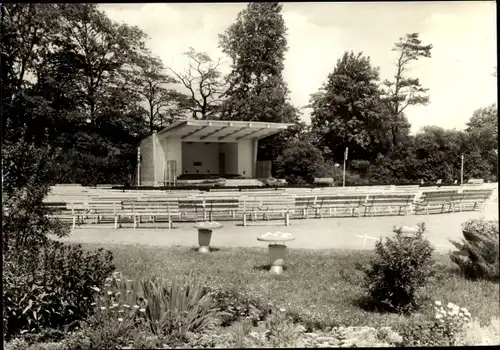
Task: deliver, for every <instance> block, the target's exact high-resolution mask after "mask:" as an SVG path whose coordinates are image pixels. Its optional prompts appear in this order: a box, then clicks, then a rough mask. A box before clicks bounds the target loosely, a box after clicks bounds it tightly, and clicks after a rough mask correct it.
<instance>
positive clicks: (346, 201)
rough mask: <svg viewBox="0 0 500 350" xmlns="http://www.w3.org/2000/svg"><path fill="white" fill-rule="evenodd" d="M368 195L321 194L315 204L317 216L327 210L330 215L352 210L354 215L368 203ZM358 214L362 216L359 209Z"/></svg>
mask: <svg viewBox="0 0 500 350" xmlns="http://www.w3.org/2000/svg"><path fill="white" fill-rule="evenodd" d="M368 196H369V195H368V194H366V193H348V194H325V195H319V196H318V197H317V198H316V203H315V205H314V210H315V216H318V215H319V216H320V217H323V214H324V213H326V212H327V211H328V215H330V216H332V215H333V216H336V215H337V212H341V213H343V214H345V213H347V212H350V214H351V216H354V213H355V211H356V210H358V209H359V208H360V207H361V206H362V205H363V204H364V203H366V200H367V199H368ZM332 211H333V213H332ZM358 216H361V212H360V211H359V210H358Z"/></svg>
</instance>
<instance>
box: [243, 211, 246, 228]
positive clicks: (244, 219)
mask: <svg viewBox="0 0 500 350" xmlns="http://www.w3.org/2000/svg"><path fill="white" fill-rule="evenodd" d="M246 225H247V214H246V213H243V227H245V226H246Z"/></svg>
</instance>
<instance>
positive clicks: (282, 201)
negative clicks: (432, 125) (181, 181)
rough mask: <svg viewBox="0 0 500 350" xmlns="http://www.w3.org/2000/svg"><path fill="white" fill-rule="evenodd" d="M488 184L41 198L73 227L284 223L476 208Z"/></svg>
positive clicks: (487, 192) (488, 193) (485, 195)
mask: <svg viewBox="0 0 500 350" xmlns="http://www.w3.org/2000/svg"><path fill="white" fill-rule="evenodd" d="M492 192H493V190H492V189H467V190H463V191H462V192H460V191H457V190H454V191H424V192H422V193H421V194H420V193H418V192H417V193H410V192H408V193H407V192H398V193H389V192H386V193H347V194H325V193H322V194H287V193H279V194H278V193H275V192H269V193H264V192H263V193H259V194H258V195H257V194H255V193H252V194H251V195H237V196H235V194H234V193H230V192H228V193H217V194H212V195H208V194H205V195H194V196H188V197H184V198H182V197H179V195H178V194H176V195H167V194H165V193H163V194H156V195H150V196H146V197H145V196H142V197H137V196H136V195H135V196H134V195H132V194H130V193H123V194H116V193H115V194H113V195H107V196H106V197H97V196H90V197H86V198H85V197H80V199H75V198H72V200H71V201H67V200H61V201H51V202H48V203H46V206H47V209H48V210H49V212H50V214H51V215H54V216H57V217H59V218H61V219H70V220H72V222H73V227H75V226H76V224H79V223H80V224H81V223H85V222H86V221H87V220H88V219H92V218H93V219H94V221H95V222H100V221H102V220H103V219H107V218H112V219H113V220H114V224H115V228H118V227H120V226H121V223H122V221H123V220H124V219H127V218H130V219H132V220H133V223H134V227H137V226H138V224H139V223H140V222H141V221H142V220H143V219H144V218H145V217H148V218H150V219H151V220H153V221H155V220H160V219H166V220H167V221H168V224H169V227H171V226H172V220H173V218H177V219H178V220H212V219H213V218H215V217H217V218H219V219H222V218H224V219H242V220H243V225H245V226H246V225H247V221H248V220H249V219H250V220H258V219H259V218H260V217H262V218H263V219H268V220H269V219H270V218H282V219H284V220H285V224H286V225H288V224H289V222H290V218H291V217H296V218H297V217H298V218H309V217H310V216H314V217H320V218H322V217H325V216H374V215H402V214H404V215H407V214H413V213H414V214H431V213H447V212H455V211H467V210H477V209H482V208H483V206H484V204H485V202H486V200H487V199H488V198H489V197H490V196H491V194H492Z"/></svg>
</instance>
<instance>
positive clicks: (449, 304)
mask: <svg viewBox="0 0 500 350" xmlns="http://www.w3.org/2000/svg"><path fill="white" fill-rule="evenodd" d="M454 305H455V304H453V303H448V305H446V306H447V307H448V308H449V309H453V306H454Z"/></svg>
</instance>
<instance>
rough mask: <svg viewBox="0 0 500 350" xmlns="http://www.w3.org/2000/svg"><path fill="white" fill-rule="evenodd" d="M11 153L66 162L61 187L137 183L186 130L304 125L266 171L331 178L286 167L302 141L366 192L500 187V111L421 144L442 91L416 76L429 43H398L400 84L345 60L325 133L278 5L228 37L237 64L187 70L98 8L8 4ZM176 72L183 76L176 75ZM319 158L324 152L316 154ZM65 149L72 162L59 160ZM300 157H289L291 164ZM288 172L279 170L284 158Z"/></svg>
mask: <svg viewBox="0 0 500 350" xmlns="http://www.w3.org/2000/svg"><path fill="white" fill-rule="evenodd" d="M1 10H2V22H1V29H2V30H1V32H2V34H1V48H2V50H1V51H2V60H1V65H2V67H1V68H2V69H1V83H2V88H3V93H2V145H8V144H9V142H10V143H11V144H13V143H15V142H17V140H24V141H25V142H26V143H27V144H28V145H33V147H37V148H40V149H45V148H48V149H50V150H51V151H50V152H51V156H52V157H54V163H53V164H57V166H54V168H53V170H54V172H53V174H52V175H51V180H52V181H54V182H59V183H81V184H84V185H89V184H97V183H122V184H126V183H131V182H132V181H133V180H134V179H133V177H134V176H135V171H134V169H135V168H136V160H137V157H136V146H137V144H138V142H139V141H140V140H141V139H142V138H143V137H145V136H147V135H148V134H149V133H151V132H152V131H154V130H158V129H159V128H162V127H164V126H166V125H168V124H169V123H171V122H173V121H175V120H178V119H180V118H186V117H193V118H198V119H223V120H244V121H268V122H285V123H291V125H292V126H291V127H290V128H289V130H288V131H286V132H281V133H278V134H277V135H274V136H271V137H269V138H267V139H263V140H261V141H260V142H259V151H258V159H259V160H271V161H273V169H272V172H273V175H274V176H279V177H286V178H287V179H288V180H289V181H290V182H291V183H303V182H311V181H312V179H313V178H314V177H315V176H321V177H326V176H330V175H331V174H332V172H335V171H336V169H335V168H333V169H332V166H331V165H330V166H326V167H321V168H322V170H318V169H311V170H310V171H308V172H307V175H305V173H304V169H305V168H308V167H309V164H310V160H309V159H305V158H303V157H302V158H299V157H298V158H297V159H296V166H295V167H290V166H285V167H283V161H284V158H290V157H289V156H288V155H290V154H291V153H292V152H293V150H294V149H296V147H297V142H301V141H298V140H299V139H300V140H302V139H304V138H306V139H308V140H310V141H311V142H310V144H311V145H312V146H310V147H308V148H307V149H308V151H307V152H308V154H318V151H319V153H320V154H321V156H322V158H323V160H322V161H320V163H325V164H330V163H332V164H334V163H339V164H341V165H342V163H343V155H344V151H345V148H346V147H348V148H349V157H348V160H347V169H348V170H349V172H350V173H351V174H352V176H351V178H352V179H353V182H352V184H360V183H377V184H378V183H408V182H411V183H417V182H420V181H421V180H424V181H425V182H435V181H436V180H438V179H442V180H443V182H453V181H454V180H458V179H459V178H460V163H461V162H460V157H461V155H463V156H464V159H465V162H464V180H465V181H467V179H469V178H484V179H485V180H488V181H495V180H496V179H497V168H498V155H497V139H498V135H497V129H498V118H497V108H496V106H495V105H491V106H487V107H485V108H480V109H478V110H477V111H476V112H474V114H473V115H472V116H471V119H470V121H469V123H468V127H467V129H466V130H465V131H454V130H444V129H442V128H438V127H431V126H429V127H427V128H424V129H423V130H422V131H420V132H418V133H417V134H416V135H410V134H409V130H410V124H409V123H408V120H407V119H406V116H405V114H404V113H405V112H406V110H407V109H409V108H411V107H412V106H417V105H426V104H427V103H428V102H429V101H430V96H431V93H432V92H429V91H428V90H427V89H425V88H424V87H422V85H421V83H420V81H419V79H418V78H416V77H412V76H409V75H408V73H409V72H410V70H411V69H412V68H413V66H415V65H417V64H418V63H419V59H422V58H425V59H431V50H432V45H430V44H424V43H422V41H421V39H420V38H419V34H418V33H411V34H407V35H405V36H404V37H402V38H400V39H399V41H398V42H396V43H395V46H394V48H393V51H394V52H395V64H396V72H395V75H394V79H393V80H386V81H383V82H381V81H379V69H378V68H377V67H375V66H373V65H372V62H371V61H370V59H369V57H368V56H364V55H363V54H362V53H353V52H345V53H344V54H343V56H342V57H341V58H340V59H339V60H338V62H337V64H336V66H335V67H334V69H333V72H332V73H330V74H329V75H328V77H326V82H325V84H324V85H323V86H322V87H321V89H320V90H319V91H318V92H316V93H314V94H313V95H312V97H311V103H310V105H309V107H310V108H311V109H312V113H311V116H312V118H311V128H310V129H308V128H306V126H305V125H304V123H303V122H301V121H300V118H299V115H300V113H299V110H298V109H297V108H296V107H294V106H293V105H292V103H291V101H290V100H289V91H288V88H287V85H286V83H285V81H284V78H283V71H284V64H285V55H286V52H287V50H288V46H287V28H286V23H285V21H284V19H283V15H282V5H280V4H278V3H250V4H249V5H248V6H247V7H246V8H245V9H244V10H242V11H241V12H240V13H239V14H238V17H237V19H236V21H235V22H234V23H233V24H232V25H231V26H229V28H227V30H226V31H224V33H222V34H221V35H220V37H219V39H220V46H221V48H222V51H223V52H224V53H225V54H226V55H227V56H228V57H229V59H230V60H231V62H232V66H231V67H232V70H231V72H230V74H229V75H228V76H223V74H222V73H221V72H220V70H219V66H220V63H221V58H219V59H217V60H212V59H211V58H210V57H209V56H208V55H207V54H205V53H203V52H197V51H196V50H195V49H194V48H189V50H188V51H187V52H186V55H187V57H188V59H189V64H188V67H187V69H186V70H185V71H180V70H179V71H173V70H172V69H171V68H170V67H166V66H164V64H163V63H162V61H161V59H160V58H158V57H156V56H154V54H153V53H152V52H151V51H150V50H149V49H148V48H147V47H146V40H147V35H146V34H145V33H144V32H142V31H141V29H140V28H137V27H132V26H129V25H127V24H119V23H116V22H114V21H112V20H111V19H109V18H108V17H107V15H106V13H105V12H103V11H101V10H100V9H99V7H98V6H97V5H95V4H29V5H26V6H24V5H21V4H2V5H1ZM167 71H169V72H170V73H171V74H172V75H169V74H167ZM312 147H316V148H317V149H316V150H312ZM58 150H64V152H57V151H58ZM287 154H288V155H287ZM279 157H281V158H280V161H278V158H279Z"/></svg>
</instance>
